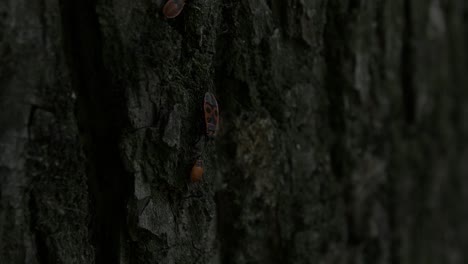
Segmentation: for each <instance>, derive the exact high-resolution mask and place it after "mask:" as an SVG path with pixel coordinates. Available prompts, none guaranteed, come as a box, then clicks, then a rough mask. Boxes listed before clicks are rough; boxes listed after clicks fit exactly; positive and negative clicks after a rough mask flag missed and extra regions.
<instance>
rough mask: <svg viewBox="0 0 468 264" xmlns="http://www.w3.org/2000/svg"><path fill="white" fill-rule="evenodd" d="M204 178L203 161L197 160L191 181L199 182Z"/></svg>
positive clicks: (191, 174)
mask: <svg viewBox="0 0 468 264" xmlns="http://www.w3.org/2000/svg"><path fill="white" fill-rule="evenodd" d="M202 177H203V160H202V159H197V161H195V164H194V165H193V167H192V172H191V173H190V179H191V180H192V182H199V181H201V179H202Z"/></svg>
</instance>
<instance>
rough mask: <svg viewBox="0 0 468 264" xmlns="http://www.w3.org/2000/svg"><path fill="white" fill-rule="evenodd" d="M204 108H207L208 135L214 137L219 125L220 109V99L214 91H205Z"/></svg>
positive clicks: (206, 123)
mask: <svg viewBox="0 0 468 264" xmlns="http://www.w3.org/2000/svg"><path fill="white" fill-rule="evenodd" d="M203 108H204V110H205V126H206V135H207V136H208V138H214V137H215V136H216V132H218V127H219V109H218V101H216V97H215V96H214V95H213V94H212V93H209V92H207V93H205V100H204V103H203Z"/></svg>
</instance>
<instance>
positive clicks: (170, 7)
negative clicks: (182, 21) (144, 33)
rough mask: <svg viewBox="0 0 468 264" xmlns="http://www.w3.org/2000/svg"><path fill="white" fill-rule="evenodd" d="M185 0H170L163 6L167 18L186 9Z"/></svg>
mask: <svg viewBox="0 0 468 264" xmlns="http://www.w3.org/2000/svg"><path fill="white" fill-rule="evenodd" d="M184 5H185V0H169V1H167V2H166V4H165V5H164V7H163V14H164V16H165V17H167V18H174V17H176V16H178V15H179V14H180V12H182V9H184Z"/></svg>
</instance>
